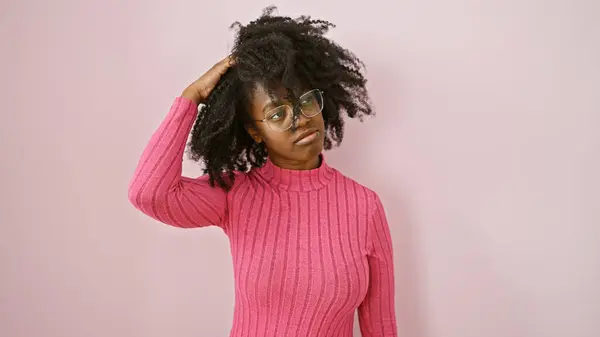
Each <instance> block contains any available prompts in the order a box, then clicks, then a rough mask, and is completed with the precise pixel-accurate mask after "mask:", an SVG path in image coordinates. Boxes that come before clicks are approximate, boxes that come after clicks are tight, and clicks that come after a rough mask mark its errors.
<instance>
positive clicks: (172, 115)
mask: <svg viewBox="0 0 600 337" xmlns="http://www.w3.org/2000/svg"><path fill="white" fill-rule="evenodd" d="M229 66H230V60H229V58H226V59H224V60H222V61H221V62H219V63H217V64H216V65H215V66H214V67H213V68H211V69H210V70H209V71H208V72H207V73H206V74H204V75H203V76H202V77H200V79H198V80H197V81H196V82H194V83H193V84H191V85H190V86H188V88H187V89H186V90H185V91H184V92H183V94H182V96H181V97H178V98H176V99H175V101H174V102H173V105H172V107H171V109H170V111H169V113H168V114H167V117H166V118H165V119H164V121H163V122H162V123H161V125H160V126H159V128H158V130H156V132H155V133H154V135H153V136H152V138H151V139H150V142H149V143H148V145H147V146H146V149H145V150H144V152H143V154H142V157H141V159H140V161H139V163H138V166H137V169H136V171H135V174H134V176H133V179H132V180H131V183H130V185H129V200H130V201H131V203H132V204H133V205H134V206H135V207H136V208H138V209H139V210H140V211H142V212H144V213H145V214H147V215H149V216H151V217H152V218H154V219H157V220H159V221H161V222H164V223H166V224H169V225H172V226H177V227H202V226H208V225H215V226H222V225H223V222H224V218H225V216H226V213H227V199H226V198H227V196H226V193H225V191H223V190H222V189H221V188H219V187H215V188H213V187H211V186H210V185H209V182H208V177H200V178H198V179H192V178H187V177H182V176H181V172H182V160H183V153H184V150H185V146H186V143H187V139H188V135H189V132H190V130H191V128H192V125H193V124H194V121H195V119H196V115H197V113H198V112H197V111H198V104H199V103H201V102H202V101H203V100H204V99H205V98H206V97H207V96H208V94H209V93H210V91H211V90H212V89H213V88H214V86H215V85H216V84H217V83H218V81H219V79H220V77H221V75H222V74H224V73H225V71H226V70H227V68H228V67H229Z"/></svg>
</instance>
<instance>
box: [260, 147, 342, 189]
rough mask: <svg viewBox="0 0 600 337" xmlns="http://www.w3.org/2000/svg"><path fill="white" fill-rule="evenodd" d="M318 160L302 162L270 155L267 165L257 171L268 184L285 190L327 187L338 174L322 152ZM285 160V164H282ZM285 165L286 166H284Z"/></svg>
mask: <svg viewBox="0 0 600 337" xmlns="http://www.w3.org/2000/svg"><path fill="white" fill-rule="evenodd" d="M315 159H316V160H312V159H311V160H310V161H309V160H307V161H305V162H304V161H303V162H302V163H296V162H290V161H279V162H278V163H275V162H273V160H272V159H271V158H270V157H269V159H268V160H267V162H266V163H265V165H263V166H262V167H261V168H258V169H257V170H256V171H255V172H256V173H257V174H258V175H259V176H260V177H262V179H264V181H266V182H267V183H268V184H270V185H272V186H274V187H277V188H279V189H283V190H289V191H300V192H308V191H314V190H317V189H320V188H323V187H325V186H326V185H327V184H329V182H331V181H332V180H333V179H334V178H335V175H336V171H335V170H334V169H332V168H331V167H330V166H329V165H327V161H326V160H325V158H324V157H323V154H320V155H319V156H317V157H316V158H315ZM282 162H283V164H281V163H282ZM282 166H285V167H282Z"/></svg>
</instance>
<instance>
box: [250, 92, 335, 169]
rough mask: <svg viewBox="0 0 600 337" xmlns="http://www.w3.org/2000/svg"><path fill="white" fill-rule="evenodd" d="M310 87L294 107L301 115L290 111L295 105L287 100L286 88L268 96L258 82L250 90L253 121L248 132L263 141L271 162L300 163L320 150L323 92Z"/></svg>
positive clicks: (323, 127)
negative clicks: (252, 89)
mask: <svg viewBox="0 0 600 337" xmlns="http://www.w3.org/2000/svg"><path fill="white" fill-rule="evenodd" d="M312 89H313V88H310V89H308V90H304V91H303V92H300V93H298V96H299V98H298V100H297V101H298V102H297V106H299V107H301V108H302V111H304V114H303V113H300V110H298V109H296V110H297V112H296V113H295V114H294V113H293V109H292V108H291V107H293V106H294V104H293V103H292V102H290V101H288V100H286V98H285V97H286V96H287V95H286V93H287V91H286V90H285V89H282V90H279V91H278V92H277V93H276V94H275V95H269V94H268V93H267V91H266V90H265V89H264V87H263V86H261V85H257V86H256V88H255V90H254V91H253V95H252V100H251V105H250V109H249V110H250V118H251V119H253V120H254V124H253V126H251V127H249V128H248V133H250V135H251V136H252V138H253V139H254V140H255V141H256V142H264V144H265V146H266V148H267V150H268V153H269V157H270V158H271V160H272V161H273V162H275V163H278V162H279V163H289V164H293V165H301V164H302V163H307V162H310V161H311V160H314V159H315V158H317V157H318V156H319V154H320V153H321V152H322V151H323V141H324V139H325V137H324V136H325V123H324V121H323V114H322V113H321V109H320V107H322V95H321V94H320V93H319V92H318V91H316V90H312ZM311 90H312V91H311ZM304 93H306V95H303V94H304ZM285 105H287V107H286V106H285ZM305 115H308V116H312V117H307V116H305ZM294 118H295V119H294ZM261 121H262V122H261ZM292 124H293V125H292ZM288 126H290V127H289V128H287V127H288ZM286 128H287V129H286Z"/></svg>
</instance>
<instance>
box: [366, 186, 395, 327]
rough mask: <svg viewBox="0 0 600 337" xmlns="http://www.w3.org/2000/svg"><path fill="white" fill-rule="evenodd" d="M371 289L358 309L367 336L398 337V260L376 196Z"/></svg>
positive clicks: (369, 231) (371, 237)
mask: <svg viewBox="0 0 600 337" xmlns="http://www.w3.org/2000/svg"><path fill="white" fill-rule="evenodd" d="M367 244H368V251H369V255H368V261H369V288H368V291H367V294H366V296H365V299H364V300H363V302H362V303H361V305H360V306H359V308H358V317H359V322H360V330H361V333H362V336H363V337H396V336H397V327H396V314H395V308H394V286H395V285H394V267H393V265H394V261H393V251H392V240H391V236H390V230H389V227H388V223H387V219H386V216H385V212H384V210H383V205H382V204H381V201H380V200H379V197H377V196H375V210H374V213H373V217H372V218H371V222H370V223H369V228H368V229H367Z"/></svg>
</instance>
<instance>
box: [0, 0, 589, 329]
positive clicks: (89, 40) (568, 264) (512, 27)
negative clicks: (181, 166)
mask: <svg viewBox="0 0 600 337" xmlns="http://www.w3.org/2000/svg"><path fill="white" fill-rule="evenodd" d="M268 4H270V2H267V1H241V0H238V1H225V0H219V1H215V0H213V1H184V0H179V1H169V2H167V1H144V0H137V1H116V0H112V1H75V0H71V1H39V0H38V1H31V0H30V1H22V0H21V1H17V0H13V1H9V2H6V0H4V1H3V2H2V4H1V5H0V34H1V35H0V39H1V41H2V43H1V47H0V48H2V51H1V53H0V60H1V62H0V74H1V75H0V78H1V79H0V85H1V87H0V95H1V96H0V98H1V100H0V104H1V105H0V106H1V108H2V110H1V117H0V140H1V149H2V159H1V162H0V169H1V172H0V173H1V174H0V179H1V184H2V185H1V188H2V194H1V198H2V199H1V200H0V205H1V207H2V208H1V212H0V221H1V225H2V232H1V233H2V234H1V235H0V253H1V263H2V264H1V268H2V269H1V270H2V272H1V273H2V274H1V277H0V336H2V337H5V336H6V337H38V336H44V337H81V336H85V337H96V336H98V337H100V336H102V337H105V336H128V337H164V336H177V337H186V336H189V337H192V336H227V334H228V332H229V329H230V324H231V319H232V308H233V307H232V302H233V280H232V270H231V269H232V268H231V262H230V256H229V247H228V243H227V239H226V237H225V235H224V234H223V233H222V232H221V231H220V230H218V229H214V228H211V229H203V230H189V231H185V230H178V229H174V228H170V227H167V226H162V225H160V224H158V223H156V222H154V221H152V220H150V219H149V218H147V217H145V216H143V215H141V214H140V213H138V212H137V211H135V210H134V209H133V207H131V206H130V205H129V204H128V203H127V184H128V182H129V179H130V176H131V174H132V172H133V169H134V167H135V164H136V162H137V159H138V156H139V155H140V153H141V150H142V148H143V146H144V144H145V142H146V141H147V140H148V138H149V137H150V135H151V133H152V132H153V130H154V129H155V127H156V126H157V125H158V123H159V122H160V121H161V119H162V118H163V117H164V116H165V114H166V112H167V109H168V108H169V105H170V103H171V102H172V99H173V98H174V97H175V95H178V94H179V93H180V92H181V90H182V89H183V88H184V87H185V86H186V85H187V84H188V83H189V82H190V81H192V80H194V79H195V78H196V77H197V76H199V75H200V74H201V73H202V72H204V70H206V69H207V68H208V67H209V66H211V65H212V64H213V63H214V62H215V61H217V60H218V59H220V58H221V57H223V56H224V55H226V53H227V52H228V48H229V47H230V46H231V44H232V33H231V32H230V31H229V30H228V29H227V28H228V26H229V25H230V24H231V23H232V22H233V21H235V20H240V21H242V22H247V21H249V20H251V19H254V18H255V17H256V16H257V15H258V14H260V11H261V9H262V8H263V7H264V6H266V5H268ZM279 7H280V13H282V14H291V15H294V16H295V15H299V14H305V13H308V14H312V15H314V16H317V17H320V18H325V19H329V20H331V21H333V22H334V23H336V24H337V25H338V28H337V29H335V30H334V31H333V32H332V34H331V36H332V37H334V38H335V39H336V40H337V41H338V42H340V43H341V44H343V45H344V46H346V47H347V48H349V49H351V50H353V51H354V52H356V53H357V54H358V55H359V56H360V57H361V58H362V59H363V61H364V62H365V63H366V64H367V66H368V78H369V80H370V82H369V84H370V88H371V93H372V97H373V100H374V103H375V105H376V108H377V111H378V116H377V117H376V118H375V119H368V120H366V122H365V123H364V124H362V125H361V124H358V123H354V122H351V123H349V124H348V128H347V133H346V139H345V141H344V145H343V146H342V148H341V149H339V150H336V151H335V152H333V153H331V154H329V161H330V162H331V163H332V164H333V165H334V166H335V167H337V168H339V169H340V170H341V171H343V172H344V173H346V174H348V175H349V176H351V177H353V178H355V179H357V180H358V181H360V182H362V183H364V184H366V185H368V186H370V187H372V188H373V189H375V190H376V191H378V192H379V193H380V195H381V197H382V199H383V202H384V205H385V206H386V209H387V212H388V216H389V219H390V223H391V226H392V235H393V240H394V244H395V251H396V266H397V267H396V268H397V273H396V274H397V302H398V304H397V309H398V321H399V329H400V335H401V336H410V337H481V336H485V337H521V336H535V337H564V336H569V337H598V336H600V286H599V284H600V242H599V238H600V174H599V172H600V132H599V130H600V109H599V108H598V97H599V93H600V66H599V63H598V60H600V46H599V44H600V20H598V13H599V12H600V3H599V2H597V1H593V0H589V1H585V0H580V1H573V0H562V1H547V0H546V1H541V0H540V1H535V0H512V1H506V0H504V1H503V0H495V1H476V0H472V1H417V0H408V1H391V0H390V1H376V0H371V1H366V2H360V3H359V2H351V1H343V0H329V1H324V2H321V1H318V0H303V1H280V3H279ZM185 171H186V174H189V175H197V174H199V169H198V168H197V166H196V165H195V164H194V163H189V162H186V163H185Z"/></svg>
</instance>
